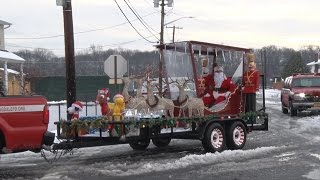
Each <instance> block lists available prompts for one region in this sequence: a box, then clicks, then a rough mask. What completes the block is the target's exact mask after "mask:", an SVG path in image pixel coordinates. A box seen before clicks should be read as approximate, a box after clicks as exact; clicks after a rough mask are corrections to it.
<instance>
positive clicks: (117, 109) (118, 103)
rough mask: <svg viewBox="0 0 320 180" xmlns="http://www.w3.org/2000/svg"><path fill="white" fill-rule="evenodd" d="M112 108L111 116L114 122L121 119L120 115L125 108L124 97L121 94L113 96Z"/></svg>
mask: <svg viewBox="0 0 320 180" xmlns="http://www.w3.org/2000/svg"><path fill="white" fill-rule="evenodd" d="M113 102H114V105H113V109H112V116H113V118H114V120H115V121H116V122H119V121H121V116H122V115H123V112H124V109H125V101H124V97H123V95H121V94H116V95H115V96H114V97H113Z"/></svg>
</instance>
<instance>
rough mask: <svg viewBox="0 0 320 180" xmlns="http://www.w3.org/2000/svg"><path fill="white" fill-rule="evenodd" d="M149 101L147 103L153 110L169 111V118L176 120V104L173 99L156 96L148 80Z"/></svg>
mask: <svg viewBox="0 0 320 180" xmlns="http://www.w3.org/2000/svg"><path fill="white" fill-rule="evenodd" d="M146 88H147V99H146V102H147V104H148V105H149V108H150V109H151V110H165V111H166V112H167V111H169V116H170V117H171V118H174V104H173V101H172V100H171V99H167V98H163V97H160V96H159V95H154V93H153V88H154V86H153V85H152V84H151V80H150V79H148V80H147V86H146Z"/></svg>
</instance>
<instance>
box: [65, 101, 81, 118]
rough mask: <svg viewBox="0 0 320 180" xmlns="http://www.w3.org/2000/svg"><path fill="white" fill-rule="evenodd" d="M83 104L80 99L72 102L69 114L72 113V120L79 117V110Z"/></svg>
mask: <svg viewBox="0 0 320 180" xmlns="http://www.w3.org/2000/svg"><path fill="white" fill-rule="evenodd" d="M82 109H83V106H82V104H81V102H80V101H76V102H74V103H72V105H71V106H70V107H69V108H68V110H67V111H68V114H72V117H71V121H74V120H78V119H79V112H80V111H82Z"/></svg>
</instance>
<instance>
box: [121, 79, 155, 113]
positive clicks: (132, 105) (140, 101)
mask: <svg viewBox="0 0 320 180" xmlns="http://www.w3.org/2000/svg"><path fill="white" fill-rule="evenodd" d="M131 79H132V78H129V77H123V78H122V81H123V84H124V86H123V90H122V95H123V97H124V99H125V103H126V107H127V108H128V109H137V111H141V110H146V109H147V108H148V107H149V106H148V105H147V103H146V98H145V97H143V96H140V97H138V96H137V97H132V96H130V95H129V84H130V82H131ZM141 88H142V87H141ZM140 92H141V90H140Z"/></svg>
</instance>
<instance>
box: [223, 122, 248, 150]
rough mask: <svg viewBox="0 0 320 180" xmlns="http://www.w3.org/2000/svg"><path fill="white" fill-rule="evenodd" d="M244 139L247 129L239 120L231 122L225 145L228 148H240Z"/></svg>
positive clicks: (243, 143)
mask: <svg viewBox="0 0 320 180" xmlns="http://www.w3.org/2000/svg"><path fill="white" fill-rule="evenodd" d="M246 141H247V131H246V127H245V126H244V124H243V123H242V122H240V121H235V122H233V123H232V124H231V126H230V128H229V129H228V132H227V142H226V145H227V147H228V148H229V149H230V150H235V149H242V148H243V147H244V145H245V144H246Z"/></svg>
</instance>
